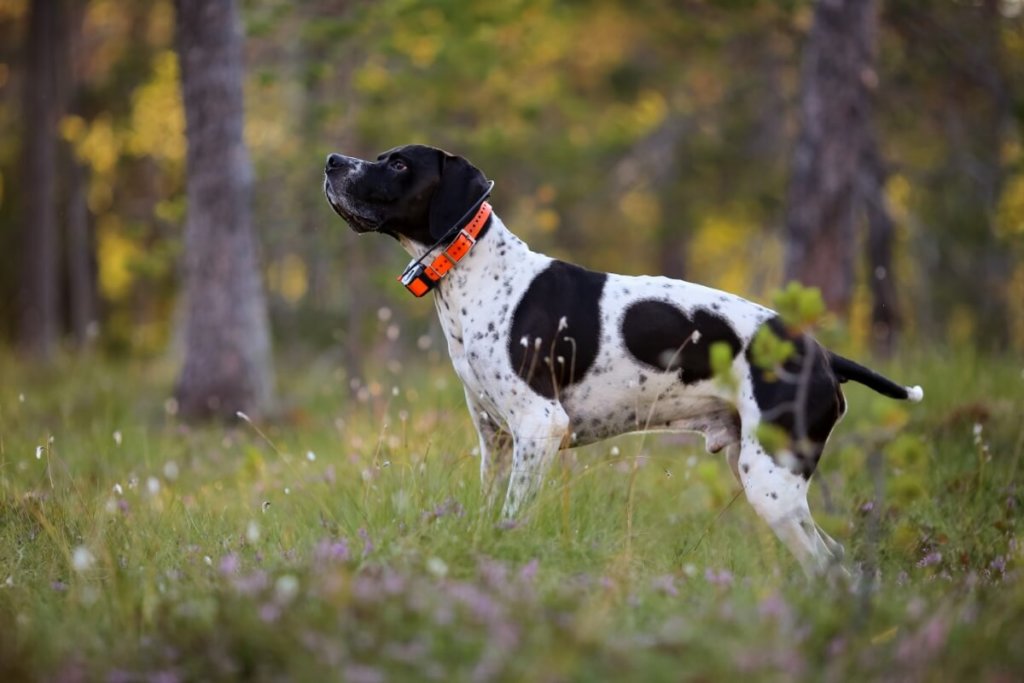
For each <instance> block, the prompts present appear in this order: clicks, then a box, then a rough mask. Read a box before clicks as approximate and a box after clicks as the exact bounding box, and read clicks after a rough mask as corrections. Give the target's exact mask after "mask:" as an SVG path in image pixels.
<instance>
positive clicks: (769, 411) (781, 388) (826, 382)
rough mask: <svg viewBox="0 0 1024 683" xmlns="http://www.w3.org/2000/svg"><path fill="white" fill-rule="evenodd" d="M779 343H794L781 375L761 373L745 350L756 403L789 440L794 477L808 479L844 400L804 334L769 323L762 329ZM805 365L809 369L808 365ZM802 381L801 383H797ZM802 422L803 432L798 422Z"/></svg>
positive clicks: (824, 357)
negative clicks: (801, 392)
mask: <svg viewBox="0 0 1024 683" xmlns="http://www.w3.org/2000/svg"><path fill="white" fill-rule="evenodd" d="M764 324H765V325H766V326H767V327H768V329H770V330H771V331H772V332H774V333H775V336H777V337H779V338H780V339H786V340H789V341H790V342H792V343H793V345H794V347H795V348H796V352H795V353H793V354H792V355H791V356H790V357H789V359H788V360H786V362H785V363H783V366H782V369H783V372H782V373H778V374H777V373H775V372H773V369H771V368H761V367H758V366H757V365H756V364H755V363H754V359H753V354H752V353H751V351H750V349H747V361H748V362H749V363H750V374H751V377H752V378H753V384H754V400H756V401H757V405H758V407H759V408H760V409H761V413H762V415H765V416H767V418H766V421H767V422H770V423H771V424H773V425H775V426H777V427H780V428H782V429H783V430H785V431H786V433H787V434H789V438H790V443H791V450H792V451H793V455H794V456H796V459H797V471H795V472H794V474H799V475H801V476H803V477H804V478H805V479H810V478H811V475H812V474H814V470H815V468H817V466H818V460H819V459H820V458H821V451H822V449H823V448H824V446H825V440H826V439H827V438H828V435H829V434H830V433H831V432H832V428H833V427H834V426H835V424H836V422H838V421H839V418H840V417H841V416H842V411H843V406H844V405H845V399H844V398H843V394H842V391H841V389H840V387H839V381H838V380H837V379H836V376H835V373H834V372H833V371H832V366H831V364H830V363H829V359H828V353H827V352H826V351H825V349H823V348H822V347H821V345H820V344H818V342H816V341H815V340H814V339H812V338H811V337H809V336H808V335H806V334H794V333H792V332H790V331H789V330H788V329H787V328H786V326H785V324H783V322H782V320H781V319H780V318H778V317H776V318H772V319H771V320H768V321H767V322H765V323H764ZM808 364H809V365H808ZM801 377H803V378H805V379H804V380H801V379H800V378H801ZM801 383H804V386H805V390H804V394H805V399H804V400H803V401H802V405H801V404H800V399H801V396H800V385H801ZM798 414H801V415H802V417H803V432H804V433H802V434H801V433H799V432H800V425H798V424H797V422H798V420H797V416H798Z"/></svg>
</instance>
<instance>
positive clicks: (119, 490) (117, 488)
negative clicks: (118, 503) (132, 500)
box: [114, 484, 124, 496]
mask: <svg viewBox="0 0 1024 683" xmlns="http://www.w3.org/2000/svg"><path fill="white" fill-rule="evenodd" d="M114 493H116V494H117V495H119V496H121V495H124V489H123V488H121V485H120V484H114Z"/></svg>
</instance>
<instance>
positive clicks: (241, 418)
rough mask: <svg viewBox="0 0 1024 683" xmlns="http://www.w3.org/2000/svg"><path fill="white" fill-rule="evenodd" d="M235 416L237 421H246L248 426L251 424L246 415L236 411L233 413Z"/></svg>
mask: <svg viewBox="0 0 1024 683" xmlns="http://www.w3.org/2000/svg"><path fill="white" fill-rule="evenodd" d="M235 415H237V416H238V419H239V420H245V421H246V422H248V423H249V424H252V420H250V419H249V416H248V415H246V414H245V413H243V412H242V411H241V410H237V411H235Z"/></svg>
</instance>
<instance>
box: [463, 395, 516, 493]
mask: <svg viewBox="0 0 1024 683" xmlns="http://www.w3.org/2000/svg"><path fill="white" fill-rule="evenodd" d="M466 405H467V406H468V407H469V414H470V416H471V417H472V419H473V426H474V427H476V433H477V436H479V438H480V487H481V489H482V490H483V492H484V496H485V497H486V499H487V504H488V505H492V504H493V503H494V497H495V493H496V492H497V491H498V490H500V488H501V486H502V484H503V483H504V482H505V480H506V479H507V478H508V470H509V465H511V462H512V435H511V434H509V433H508V432H506V431H505V430H503V429H501V427H499V426H498V423H497V422H496V421H495V418H494V417H492V416H491V415H489V414H488V413H487V411H486V410H484V408H483V406H482V405H481V404H480V402H479V401H477V400H476V397H475V396H473V394H472V393H471V392H470V390H469V389H468V388H467V389H466Z"/></svg>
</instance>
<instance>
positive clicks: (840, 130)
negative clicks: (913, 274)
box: [785, 0, 877, 314]
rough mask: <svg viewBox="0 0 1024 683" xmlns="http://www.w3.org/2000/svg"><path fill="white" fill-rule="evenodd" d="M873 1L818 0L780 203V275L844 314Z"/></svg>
mask: <svg viewBox="0 0 1024 683" xmlns="http://www.w3.org/2000/svg"><path fill="white" fill-rule="evenodd" d="M876 10H877V8H876V5H875V1H874V0H817V2H816V3H815V6H814V21H813V24H812V26H811V32H810V35H809V36H808V40H807V45H806V46H805V47H804V55H803V64H802V69H801V91H800V113H801V127H800V133H799V136H798V138H797V142H796V148H795V150H794V152H793V166H792V172H791V173H792V175H791V177H790V182H789V193H788V197H787V208H786V263H785V273H786V278H787V279H791V280H799V281H800V282H802V283H804V284H805V285H810V286H815V287H818V288H820V289H821V292H822V295H823V297H824V299H825V303H826V304H827V305H828V307H829V309H830V310H832V311H835V312H837V313H840V314H843V313H845V312H846V311H847V310H848V309H849V305H850V298H851V296H852V294H853V271H854V268H853V256H854V223H855V220H856V204H855V202H856V198H857V192H856V189H857V188H856V185H857V175H858V169H859V165H860V163H861V160H862V154H863V149H864V144H865V136H866V134H867V132H868V130H869V116H870V113H871V101H870V90H871V89H872V88H873V87H874V84H875V81H876V80H877V77H876V75H875V73H874V71H873V66H872V63H873V50H874V41H875V32H876V26H877V12H876Z"/></svg>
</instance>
